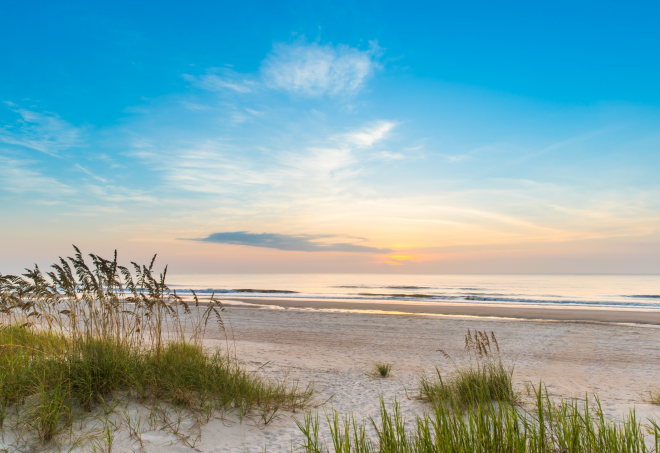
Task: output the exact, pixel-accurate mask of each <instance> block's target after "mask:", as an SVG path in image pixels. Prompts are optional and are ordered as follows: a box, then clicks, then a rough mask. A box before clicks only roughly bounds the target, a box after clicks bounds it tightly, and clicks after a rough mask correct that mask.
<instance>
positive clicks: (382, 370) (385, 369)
mask: <svg viewBox="0 0 660 453" xmlns="http://www.w3.org/2000/svg"><path fill="white" fill-rule="evenodd" d="M391 372H392V364H391V363H387V362H378V363H375V364H374V368H373V370H372V371H371V376H374V377H376V376H380V377H383V378H386V377H390V376H391Z"/></svg>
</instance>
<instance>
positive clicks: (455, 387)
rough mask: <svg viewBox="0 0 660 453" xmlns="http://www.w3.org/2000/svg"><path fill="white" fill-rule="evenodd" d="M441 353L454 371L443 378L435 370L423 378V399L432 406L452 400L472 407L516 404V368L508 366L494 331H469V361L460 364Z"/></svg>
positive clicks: (421, 397)
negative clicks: (514, 372) (492, 404)
mask: <svg viewBox="0 0 660 453" xmlns="http://www.w3.org/2000/svg"><path fill="white" fill-rule="evenodd" d="M438 351H439V352H441V353H442V354H443V356H444V357H445V358H446V359H447V360H449V361H450V362H451V363H452V365H453V367H454V370H453V372H452V374H450V375H449V376H448V377H445V378H443V377H442V375H441V372H440V369H439V368H437V367H436V369H435V375H431V376H428V375H422V377H421V378H420V386H419V395H418V398H419V399H420V400H423V401H426V402H429V403H434V404H437V403H440V402H443V401H451V402H452V404H459V405H461V406H467V405H470V404H475V403H481V402H489V401H492V400H495V401H504V402H508V403H514V402H515V401H516V399H517V394H516V392H515V391H514V389H513V365H508V364H505V363H504V361H503V360H502V357H501V355H500V348H499V344H498V342H497V338H496V336H495V334H494V333H493V332H490V335H488V333H487V332H481V331H478V330H475V331H474V332H470V330H468V332H467V334H466V335H465V352H466V357H467V362H466V363H463V364H458V363H457V362H456V361H454V359H453V358H452V357H451V356H450V355H449V354H447V353H446V352H445V351H444V350H442V349H439V350H438Z"/></svg>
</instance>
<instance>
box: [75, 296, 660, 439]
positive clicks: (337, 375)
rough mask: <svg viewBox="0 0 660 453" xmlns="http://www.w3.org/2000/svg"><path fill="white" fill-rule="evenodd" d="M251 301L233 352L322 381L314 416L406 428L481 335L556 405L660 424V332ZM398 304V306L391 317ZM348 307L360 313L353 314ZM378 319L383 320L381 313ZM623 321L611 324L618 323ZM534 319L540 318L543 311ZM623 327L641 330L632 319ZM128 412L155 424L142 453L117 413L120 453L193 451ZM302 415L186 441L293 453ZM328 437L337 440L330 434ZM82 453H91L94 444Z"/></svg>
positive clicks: (255, 364)
mask: <svg viewBox="0 0 660 453" xmlns="http://www.w3.org/2000/svg"><path fill="white" fill-rule="evenodd" d="M250 301H252V302H254V299H250V300H247V298H246V299H240V300H236V303H237V304H238V305H231V304H232V302H230V301H226V302H227V312H226V319H227V320H229V321H230V324H231V330H232V332H233V337H234V341H233V342H231V343H230V345H231V347H232V348H235V350H236V353H237V356H238V357H239V359H240V360H241V361H242V363H243V364H244V365H245V366H246V367H247V368H249V369H251V370H255V371H256V372H259V373H263V374H265V375H266V376H269V377H272V378H274V379H282V378H283V377H285V376H288V377H289V378H293V379H298V380H299V381H300V383H301V384H302V385H306V384H308V383H310V382H313V383H314V386H315V389H316V390H317V392H318V393H317V395H316V402H317V404H321V403H322V402H324V401H326V400H329V401H328V402H327V403H326V404H325V406H322V407H319V408H317V409H313V410H321V411H322V410H323V408H325V409H326V410H330V409H331V408H334V409H336V410H337V411H339V413H342V414H343V413H348V412H353V413H354V414H355V415H356V416H357V417H358V418H363V417H367V416H369V415H372V416H377V414H378V407H379V397H380V396H382V397H383V398H384V399H385V400H386V402H387V403H388V404H389V403H390V402H391V401H392V400H393V399H394V398H397V400H398V401H399V402H400V404H401V408H402V412H403V414H404V415H405V417H406V419H408V420H412V419H413V418H414V415H415V414H416V413H421V411H423V410H424V409H425V406H424V405H423V404H421V403H419V402H417V401H416V400H414V399H412V398H411V399H409V398H407V396H413V395H414V394H415V389H416V387H417V385H418V379H419V375H420V374H421V373H423V372H432V371H433V369H434V367H435V366H438V367H439V368H440V369H441V370H442V371H443V372H447V373H448V372H450V371H451V369H452V365H451V363H448V361H447V360H446V359H444V358H443V356H442V355H441V354H440V353H439V352H437V349H438V348H442V349H444V350H445V351H447V352H448V353H449V354H450V355H451V356H452V357H454V358H456V360H458V361H459V362H460V361H461V360H462V359H463V357H464V352H463V341H464V335H465V332H466V331H467V329H468V328H470V329H480V330H487V331H491V330H492V331H494V332H495V334H496V335H497V338H498V340H499V343H500V346H501V349H502V354H503V356H504V357H505V359H507V360H511V361H513V362H515V374H514V378H515V382H516V383H517V386H518V387H519V388H520V389H522V388H523V382H524V381H527V380H528V381H531V382H533V383H536V384H537V383H538V382H539V380H540V379H543V380H544V382H545V383H546V384H547V386H548V391H549V392H550V394H551V396H553V397H570V396H576V397H583V396H584V394H585V392H588V393H593V392H597V393H598V395H599V396H600V398H601V401H602V402H603V406H604V409H605V411H606V412H607V413H608V414H609V415H610V416H612V417H614V418H617V419H620V418H621V415H622V413H623V412H624V411H627V410H628V408H630V407H632V406H635V407H636V409H637V411H638V415H639V416H640V418H641V419H645V418H646V417H647V416H652V415H654V414H655V413H656V412H657V413H658V414H659V415H660V410H658V409H660V408H659V407H657V406H652V405H650V404H646V403H644V402H643V401H642V398H641V397H640V395H639V392H643V391H645V390H648V389H652V388H657V386H658V376H659V373H658V371H659V370H660V344H659V343H658V341H657V338H658V334H659V333H660V330H658V329H659V328H658V327H655V326H653V325H648V324H638V325H624V324H616V323H612V322H606V323H604V322H566V321H544V320H526V319H516V320H512V319H501V318H494V317H458V316H426V315H419V314H417V315H392V314H378V313H355V312H345V311H341V310H340V309H338V308H334V309H330V308H332V307H328V305H326V304H328V303H329V302H328V301H322V302H319V304H321V305H318V306H323V307H328V309H326V310H319V309H313V308H309V307H296V306H295V305H293V304H299V303H300V302H299V301H295V302H290V303H291V304H292V305H290V307H291V308H282V305H284V304H283V303H282V304H280V305H279V307H278V306H270V305H254V304H252V303H250ZM393 305H396V304H389V303H387V308H388V309H389V308H392V306H393ZM383 306H384V305H381V306H379V307H380V308H381V309H382V307H383ZM420 306H421V305H420ZM341 307H343V310H346V309H349V305H341ZM351 307H352V306H351ZM406 307H409V306H408V305H406ZM369 309H370V310H371V309H373V310H377V308H375V307H374V306H370V307H369ZM333 310H334V311H333ZM581 310H582V309H581ZM406 311H408V312H411V309H407V310H406ZM552 313H558V312H556V311H555V312H552ZM575 313H576V311H573V310H572V311H571V314H570V315H562V316H567V317H568V318H567V319H576V318H575ZM489 315H490V316H492V315H493V313H492V312H489ZM599 316H601V315H599ZM602 316H605V315H604V314H602ZM612 316H614V315H610V316H609V317H606V318H603V319H607V320H608V321H612V319H614V318H613V317H612ZM531 317H533V318H539V317H540V316H539V312H538V311H537V312H535V314H534V315H533V316H531ZM598 319H601V318H598ZM619 319H621V318H619ZM623 319H625V320H626V322H630V318H628V317H625V318H623ZM227 324H228V325H229V323H227ZM206 343H207V345H209V346H215V345H221V346H223V347H226V341H225V337H224V334H223V333H222V332H220V331H217V330H210V331H209V332H208V336H207V340H206ZM377 361H386V362H391V363H393V370H392V372H393V377H391V378H387V379H382V378H373V377H370V376H368V375H367V374H366V373H368V372H369V371H371V369H372V367H373V365H374V363H375V362H377ZM257 370H258V371H257ZM126 413H128V414H129V415H130V416H132V417H135V418H137V417H138V416H142V417H143V418H144V420H143V424H142V425H141V428H140V430H141V432H142V433H141V438H142V444H141V445H140V443H139V442H138V441H137V438H136V436H132V437H131V436H130V435H129V430H128V426H127V423H126V415H125V414H124V415H122V413H121V411H117V414H116V415H113V417H114V418H113V420H114V422H115V424H116V429H114V431H113V436H114V439H115V440H114V443H113V451H136V452H137V451H159V452H160V451H163V452H179V451H193V450H191V448H190V447H189V446H186V445H185V442H184V441H183V440H182V437H185V435H187V434H185V435H183V434H182V436H180V437H177V436H175V435H173V434H171V432H168V430H163V429H160V427H158V426H156V425H152V426H149V424H148V423H147V419H148V416H147V415H148V414H147V412H146V410H145V409H144V408H141V407H139V406H138V405H135V404H134V405H131V406H130V407H128V408H127V411H126ZM322 414H323V413H322V412H321V415H322ZM171 416H172V419H174V418H176V417H175V414H172V415H171ZM302 416H303V414H301V413H298V414H289V413H283V414H281V415H280V417H279V418H278V419H277V420H275V421H274V422H272V423H271V424H269V425H268V426H266V427H263V426H258V423H257V420H256V419H253V420H244V421H243V422H242V423H240V422H239V421H238V420H237V418H236V417H235V416H233V415H231V414H229V415H227V416H225V417H224V419H222V420H221V419H217V418H215V419H211V420H210V421H209V423H207V424H206V425H204V426H202V427H191V426H187V427H186V426H185V423H186V422H185V421H184V427H183V428H182V430H181V433H192V434H193V436H192V437H190V438H189V439H188V440H187V441H188V442H189V443H191V444H192V441H193V439H195V437H196V436H197V435H198V434H199V435H201V437H199V438H197V440H196V442H195V443H194V448H195V449H196V450H197V451H203V452H242V451H247V452H262V451H264V446H266V447H267V451H269V452H289V451H291V449H292V446H293V448H294V449H295V448H296V442H299V441H300V440H301V437H300V434H299V430H298V428H297V427H296V424H295V421H294V418H296V419H298V420H300V419H302ZM323 435H324V436H326V439H327V431H324V432H323ZM74 451H89V445H87V446H85V447H80V448H77V449H74Z"/></svg>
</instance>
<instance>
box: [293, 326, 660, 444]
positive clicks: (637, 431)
mask: <svg viewBox="0 0 660 453" xmlns="http://www.w3.org/2000/svg"><path fill="white" fill-rule="evenodd" d="M465 350H466V353H467V356H468V360H467V363H463V364H462V365H459V364H457V363H456V362H454V361H453V359H452V358H451V357H450V356H449V355H448V354H447V353H446V352H444V351H440V352H442V353H443V354H444V355H445V357H446V358H448V359H449V360H450V361H452V363H453V364H454V366H455V370H454V372H453V373H452V375H450V376H448V377H446V378H444V379H443V377H442V376H441V374H440V372H439V370H438V369H436V372H437V376H436V377H433V378H429V377H426V376H422V378H421V382H420V390H419V392H420V393H419V399H421V400H422V401H425V402H427V403H429V405H428V406H427V411H425V412H423V413H422V415H420V416H416V418H415V419H414V420H413V421H412V423H406V420H405V419H404V417H403V416H402V414H401V411H400V408H399V405H398V403H397V402H396V401H394V403H393V405H392V407H391V408H389V409H388V408H387V407H386V405H385V403H384V401H383V400H382V399H381V408H380V417H379V418H376V419H374V418H371V417H370V418H369V419H368V420H367V421H362V422H358V421H356V419H355V417H354V416H353V415H351V414H349V415H347V416H344V417H342V416H340V415H339V414H338V413H337V412H336V411H334V410H333V411H331V412H330V413H326V417H325V421H326V422H327V425H328V428H329V431H330V439H331V441H332V443H331V444H327V443H326V442H324V440H323V439H321V437H320V434H319V433H320V424H321V421H320V419H319V416H318V414H315V415H313V414H311V413H310V414H308V415H307V416H306V417H305V419H304V420H303V421H301V422H298V427H299V429H300V431H301V432H302V434H303V438H304V440H303V442H302V443H301V444H300V449H301V450H302V451H304V452H306V453H329V452H335V453H375V452H381V453H408V452H410V453H422V452H424V453H427V452H428V453H430V452H447V453H449V452H452V453H453V452H456V453H458V452H461V453H462V452H474V453H490V452H496V453H499V452H501V453H505V452H506V453H518V452H520V453H523V452H525V453H527V452H530V453H531V452H535V453H558V452H570V453H582V452H589V453H596V452H598V453H608V452H611V453H615V452H637V453H660V449H659V447H660V427H659V426H658V425H657V424H656V422H655V421H653V420H649V421H648V423H647V424H642V423H641V422H640V421H639V420H637V418H636V415H635V411H634V410H631V411H630V412H629V413H628V415H626V416H624V418H623V421H622V423H616V422H614V421H612V420H610V419H608V418H607V417H606V416H605V414H604V413H603V410H602V408H601V405H600V401H599V400H598V398H597V397H596V398H595V400H594V401H593V402H592V403H590V401H589V400H588V398H586V396H585V400H583V401H581V400H577V399H570V400H561V401H559V402H553V401H551V399H550V397H549V395H548V393H547V390H546V389H545V388H544V386H543V384H542V383H539V386H538V387H537V388H534V387H531V388H530V390H532V391H533V395H534V396H535V398H534V401H533V402H530V403H527V404H524V403H523V402H522V401H519V400H518V398H517V395H516V393H515V392H514V391H513V385H512V374H513V367H512V366H506V365H504V364H503V361H502V358H501V356H500V353H499V345H498V343H497V339H496V337H495V335H494V334H493V333H492V332H491V334H490V336H489V335H487V334H486V332H479V331H475V332H470V331H469V330H468V334H467V335H466V338H465ZM530 393H532V392H530Z"/></svg>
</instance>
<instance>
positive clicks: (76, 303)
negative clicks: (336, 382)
mask: <svg viewBox="0 0 660 453" xmlns="http://www.w3.org/2000/svg"><path fill="white" fill-rule="evenodd" d="M75 250H76V254H75V257H73V258H68V259H66V260H65V259H60V262H59V263H57V264H55V265H53V266H52V271H50V272H47V273H42V272H41V271H40V269H39V268H38V267H35V268H34V269H33V270H28V271H27V272H26V273H25V274H24V275H21V276H14V275H0V298H1V299H0V428H1V429H2V430H3V431H2V432H3V433H4V432H5V430H6V429H11V430H13V431H14V432H22V433H24V434H25V435H22V436H21V442H23V444H24V445H28V444H30V445H34V444H36V445H42V444H44V443H47V442H50V441H53V440H55V438H56V437H57V436H58V434H59V433H61V432H64V431H66V430H67V429H69V431H71V429H70V428H71V426H72V424H73V422H74V420H80V419H84V418H85V416H86V414H92V413H96V412H98V411H99V410H101V409H103V408H106V407H107V406H108V404H109V403H110V402H111V401H113V400H116V399H117V398H123V399H128V400H130V401H135V402H139V403H140V404H142V405H147V406H151V407H161V405H162V404H166V405H169V406H170V407H177V408H180V409H182V410H185V411H187V412H186V413H187V414H188V415H187V416H190V417H192V418H193V419H196V420H198V421H200V420H206V421H208V419H209V418H210V416H211V414H213V413H214V412H216V411H227V410H232V411H235V412H237V413H238V415H239V416H240V417H241V418H243V417H246V416H253V415H254V416H257V421H261V422H263V423H268V422H269V421H270V420H272V418H273V417H274V416H275V414H277V413H278V412H279V411H280V410H292V411H295V410H297V409H299V408H301V407H304V406H306V405H307V403H308V401H309V399H310V398H311V389H310V388H307V389H299V388H298V387H297V386H296V384H295V383H292V384H287V383H286V382H273V381H270V380H266V379H264V378H263V377H260V376H259V375H257V374H254V373H250V372H247V371H246V370H245V369H244V368H242V367H241V366H239V364H238V361H237V360H236V358H235V357H234V356H232V355H231V354H230V353H229V348H225V350H222V349H220V348H216V349H208V348H205V347H204V346H203V339H204V336H205V333H206V331H207V328H208V327H209V326H210V325H214V326H215V327H216V328H218V329H219V331H220V332H221V333H224V334H225V339H227V336H226V332H225V330H224V321H223V315H222V313H223V311H224V308H223V306H222V304H221V303H220V301H218V300H216V299H214V297H213V296H211V297H210V300H209V301H208V303H203V304H200V302H199V299H198V298H197V295H196V294H195V293H194V291H193V292H192V294H193V297H192V299H191V300H184V299H183V298H181V297H179V296H178V295H177V294H176V292H175V291H173V290H170V289H169V288H168V286H167V285H166V283H165V277H166V273H167V268H165V270H164V271H163V273H162V274H159V275H158V276H156V275H154V272H153V265H154V260H155V257H154V260H152V261H151V263H150V265H149V266H139V265H137V264H135V263H132V264H133V272H131V271H129V269H128V268H126V267H123V266H120V265H118V263H117V256H116V253H115V257H114V259H113V260H106V259H103V258H101V257H99V256H97V255H90V257H91V259H92V266H88V265H87V264H86V263H85V261H84V259H83V256H82V254H81V253H80V251H79V250H78V249H77V248H76V249H75Z"/></svg>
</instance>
